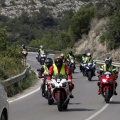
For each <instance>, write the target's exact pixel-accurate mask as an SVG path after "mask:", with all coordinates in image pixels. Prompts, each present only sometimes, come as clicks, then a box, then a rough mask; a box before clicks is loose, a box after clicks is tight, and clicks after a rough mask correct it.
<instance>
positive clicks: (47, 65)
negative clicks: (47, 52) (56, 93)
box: [38, 58, 53, 96]
mask: <svg viewBox="0 0 120 120" xmlns="http://www.w3.org/2000/svg"><path fill="white" fill-rule="evenodd" d="M52 64H53V60H52V59H51V58H47V59H46V60H45V64H44V65H43V66H42V67H41V68H40V70H39V74H38V75H39V78H42V77H44V76H45V75H48V71H49V68H50V67H51V66H52ZM44 84H45V82H44V78H43V79H42V81H41V89H42V95H43V96H44V90H43V87H44Z"/></svg>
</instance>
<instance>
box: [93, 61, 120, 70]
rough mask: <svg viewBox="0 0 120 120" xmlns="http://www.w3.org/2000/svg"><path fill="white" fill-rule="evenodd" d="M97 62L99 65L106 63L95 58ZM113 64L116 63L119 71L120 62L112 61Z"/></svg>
mask: <svg viewBox="0 0 120 120" xmlns="http://www.w3.org/2000/svg"><path fill="white" fill-rule="evenodd" d="M95 62H96V64H98V65H103V64H104V63H105V61H104V60H95ZM112 65H114V66H115V67H116V68H117V69H118V71H120V63H118V62H112Z"/></svg>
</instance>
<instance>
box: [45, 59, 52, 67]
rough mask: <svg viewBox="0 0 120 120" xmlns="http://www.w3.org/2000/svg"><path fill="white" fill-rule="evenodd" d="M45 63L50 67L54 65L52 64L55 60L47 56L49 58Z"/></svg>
mask: <svg viewBox="0 0 120 120" xmlns="http://www.w3.org/2000/svg"><path fill="white" fill-rule="evenodd" d="M45 64H46V65H47V67H50V66H52V64H53V60H52V59H51V58H47V59H46V60H45Z"/></svg>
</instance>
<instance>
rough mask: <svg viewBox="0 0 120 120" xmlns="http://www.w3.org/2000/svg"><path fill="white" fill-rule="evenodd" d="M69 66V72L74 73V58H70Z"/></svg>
mask: <svg viewBox="0 0 120 120" xmlns="http://www.w3.org/2000/svg"><path fill="white" fill-rule="evenodd" d="M69 67H70V70H71V72H72V73H74V70H75V68H76V67H75V60H74V59H71V60H70V63H69Z"/></svg>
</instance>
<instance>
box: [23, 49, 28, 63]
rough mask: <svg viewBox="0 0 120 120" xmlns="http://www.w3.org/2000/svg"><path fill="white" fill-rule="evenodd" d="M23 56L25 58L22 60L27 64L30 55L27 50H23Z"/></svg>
mask: <svg viewBox="0 0 120 120" xmlns="http://www.w3.org/2000/svg"><path fill="white" fill-rule="evenodd" d="M22 54H23V58H22V60H23V62H25V63H26V58H27V55H28V52H27V50H23V51H22Z"/></svg>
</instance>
